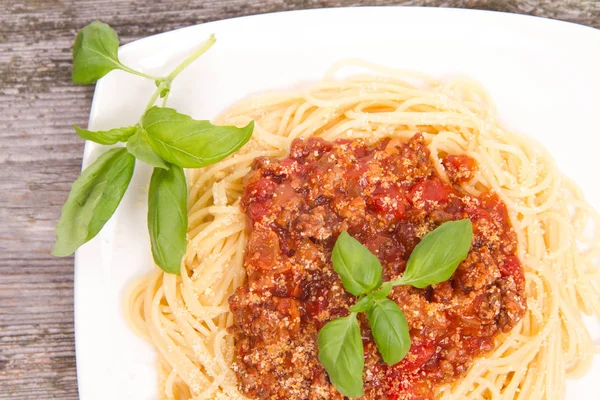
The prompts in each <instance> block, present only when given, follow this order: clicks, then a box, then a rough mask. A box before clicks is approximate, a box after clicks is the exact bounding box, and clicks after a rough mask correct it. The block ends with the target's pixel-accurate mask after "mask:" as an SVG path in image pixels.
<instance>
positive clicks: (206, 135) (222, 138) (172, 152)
mask: <svg viewBox="0 0 600 400" xmlns="http://www.w3.org/2000/svg"><path fill="white" fill-rule="evenodd" d="M142 127H143V128H144V130H146V132H147V133H148V142H149V143H150V146H152V149H153V150H154V151H155V152H156V153H157V154H158V155H159V156H160V157H162V158H163V159H164V160H166V161H168V162H170V163H172V164H175V165H179V166H180V167H183V168H200V167H204V166H206V165H209V164H213V163H215V162H217V161H220V160H222V159H224V158H225V157H227V156H228V155H230V154H231V153H233V152H235V151H237V150H239V149H240V148H241V147H242V146H243V145H244V144H245V143H246V142H247V141H248V140H250V137H251V136H252V131H253V130H254V122H253V121H251V122H250V123H249V124H248V125H246V126H245V127H243V128H236V127H235V126H216V125H213V124H211V123H210V122H209V121H198V120H194V119H192V118H191V117H189V116H188V115H184V114H179V113H178V112H177V111H175V110H174V109H172V108H161V107H151V108H150V109H148V110H147V111H146V112H145V113H144V116H143V117H142Z"/></svg>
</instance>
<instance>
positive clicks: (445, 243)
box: [393, 219, 473, 289]
mask: <svg viewBox="0 0 600 400" xmlns="http://www.w3.org/2000/svg"><path fill="white" fill-rule="evenodd" d="M472 241H473V227H472V224H471V221H470V220H469V219H463V220H460V221H450V222H446V223H443V224H442V225H440V226H438V227H437V228H436V229H434V230H433V231H431V232H429V233H428V234H427V235H425V236H424V237H423V239H422V240H421V241H420V242H419V244H418V245H417V246H416V247H415V249H414V250H413V252H412V253H411V254H410V257H409V258H408V263H407V264H406V270H405V271H404V275H403V276H402V277H401V278H400V279H398V280H396V281H394V282H393V284H394V286H396V285H411V286H414V287H417V288H420V289H421V288H424V287H427V286H429V285H434V284H436V283H440V282H444V281H447V280H448V279H450V277H451V276H452V274H454V271H456V268H457V267H458V265H459V264H460V263H461V262H462V261H463V260H464V259H465V258H466V257H467V255H468V254H469V249H470V248H471V242H472Z"/></svg>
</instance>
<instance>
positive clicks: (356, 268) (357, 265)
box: [331, 231, 382, 296]
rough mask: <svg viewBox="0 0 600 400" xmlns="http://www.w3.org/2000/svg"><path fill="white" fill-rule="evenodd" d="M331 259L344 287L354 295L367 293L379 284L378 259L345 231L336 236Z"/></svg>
mask: <svg viewBox="0 0 600 400" xmlns="http://www.w3.org/2000/svg"><path fill="white" fill-rule="evenodd" d="M331 261H332V263H333V269H335V272H337V273H338V275H339V276H340V278H341V279H342V283H343V285H344V288H345V289H346V290H347V291H348V292H350V293H352V294H353V295H355V296H360V295H361V294H366V293H369V292H370V291H372V290H374V289H377V288H378V287H379V286H380V285H381V271H382V269H381V264H380V262H379V260H378V259H377V257H376V256H375V255H373V254H372V253H371V252H370V251H369V249H367V248H366V247H365V246H363V245H362V244H361V243H360V242H359V241H358V240H356V239H354V238H353V237H352V236H350V235H349V234H348V232H346V231H343V232H342V233H341V234H340V236H339V237H338V238H337V241H336V242H335V246H333V252H332V253H331Z"/></svg>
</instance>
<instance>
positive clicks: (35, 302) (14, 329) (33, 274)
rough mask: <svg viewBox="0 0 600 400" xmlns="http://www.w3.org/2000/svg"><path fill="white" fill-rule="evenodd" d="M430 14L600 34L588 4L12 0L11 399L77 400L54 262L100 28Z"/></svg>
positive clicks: (1, 98) (6, 223) (1, 195)
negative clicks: (92, 25) (481, 14)
mask: <svg viewBox="0 0 600 400" xmlns="http://www.w3.org/2000/svg"><path fill="white" fill-rule="evenodd" d="M391 4H402V5H426V6H446V7H464V8H479V9H486V10H498V11H507V12H515V13H522V14H530V15H537V16H543V17H550V18H556V19H562V20H565V21H571V22H577V23H580V24H584V25H590V26H594V27H596V28H600V2H599V1H589V0H588V1H586V0H569V1H550V0H523V1H516V0H509V1H502V0H447V1H444V0H424V1H393V0H362V1H343V0H286V1H283V0H250V1H241V0H230V1H221V0H207V1H190V0H174V1H168V2H159V1H152V2H148V1H145V0H125V1H114V0H78V1H59V0H8V2H7V1H6V0H4V1H2V9H3V15H2V23H1V24H0V171H1V172H0V176H1V178H0V399H19V400H20V399H23V400H26V399H36V400H39V399H62V400H71V399H77V398H78V395H77V381H76V373H75V354H74V332H73V259H72V258H67V259H56V258H53V257H51V256H50V254H49V253H50V249H51V247H52V244H53V241H54V237H53V231H54V225H55V223H56V220H57V218H58V216H59V213H60V207H61V205H62V203H63V202H64V200H65V198H66V196H67V192H68V189H69V187H70V184H71V182H72V181H73V180H74V179H75V178H76V177H77V175H78V174H79V169H80V165H81V154H82V149H83V144H82V142H81V140H79V139H78V138H77V136H76V135H74V134H73V132H72V129H71V125H72V124H74V123H76V124H83V125H85V123H86V121H87V119H88V114H89V108H90V103H91V97H92V93H93V88H91V87H82V86H79V87H77V86H73V85H71V83H70V57H71V44H72V41H73V38H74V35H75V33H76V32H77V30H78V29H79V28H81V27H82V26H83V25H85V24H86V23H88V22H90V21H91V20H93V19H102V20H103V21H105V22H108V23H110V24H111V25H112V26H113V27H115V29H116V30H117V31H118V33H119V35H120V36H121V38H122V40H123V42H129V41H132V40H136V39H138V38H140V37H143V36H149V35H153V34H155V33H159V32H164V31H168V30H171V29H176V28H180V27H183V26H188V25H193V24H198V23H202V22H207V21H213V20H218V19H223V18H231V17H237V16H242V15H252V14H259V13H266V12H275V11H283V10H296V9H304V8H318V7H337V6H342V5H391Z"/></svg>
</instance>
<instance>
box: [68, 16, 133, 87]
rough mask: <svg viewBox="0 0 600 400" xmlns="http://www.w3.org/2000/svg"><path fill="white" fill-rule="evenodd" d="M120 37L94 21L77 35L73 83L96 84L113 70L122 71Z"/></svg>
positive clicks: (74, 50)
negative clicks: (119, 52) (119, 54)
mask: <svg viewBox="0 0 600 400" xmlns="http://www.w3.org/2000/svg"><path fill="white" fill-rule="evenodd" d="M118 49H119V37H118V36H117V33H116V32H115V31H114V29H113V28H111V27H110V26H109V25H107V24H104V23H102V22H100V21H94V22H92V23H91V24H89V25H86V26H85V27H84V28H83V29H81V30H80V31H79V32H78V33H77V37H76V38H75V44H74V45H73V71H72V72H71V79H72V80H73V83H76V84H83V85H87V84H89V83H93V82H96V81H97V80H98V79H100V78H102V77H103V76H104V75H106V74H107V73H109V72H110V71H112V70H113V69H122V68H123V66H122V64H121V62H120V61H119V56H118Z"/></svg>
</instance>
